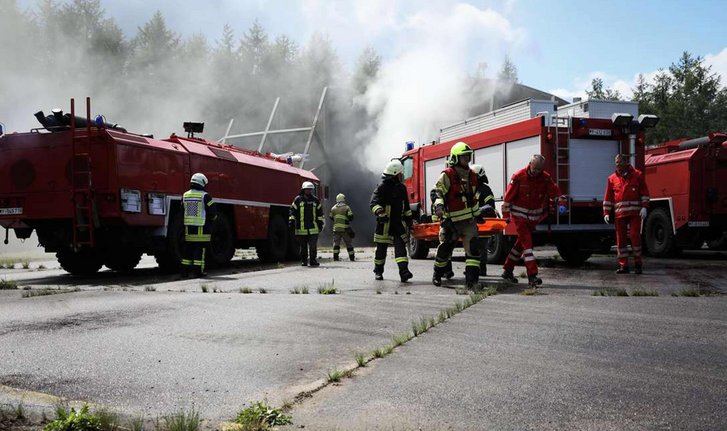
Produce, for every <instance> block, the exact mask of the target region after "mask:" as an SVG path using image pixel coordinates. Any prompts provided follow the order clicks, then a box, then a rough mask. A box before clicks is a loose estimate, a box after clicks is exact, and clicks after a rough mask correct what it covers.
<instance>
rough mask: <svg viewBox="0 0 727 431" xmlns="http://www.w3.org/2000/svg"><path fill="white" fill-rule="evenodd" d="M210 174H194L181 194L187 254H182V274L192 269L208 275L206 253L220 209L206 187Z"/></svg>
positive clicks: (188, 272) (185, 251)
mask: <svg viewBox="0 0 727 431" xmlns="http://www.w3.org/2000/svg"><path fill="white" fill-rule="evenodd" d="M207 182H208V181H207V177H206V176H205V175H204V174H201V173H199V172H198V173H196V174H194V175H192V179H191V180H190V185H189V190H188V191H187V192H185V193H184V195H183V196H182V207H183V211H184V254H183V255H182V277H185V278H186V277H188V276H189V275H190V272H191V273H192V274H193V275H194V276H195V277H205V276H206V275H207V273H206V272H205V271H204V261H205V252H206V249H207V246H208V245H209V243H210V240H211V234H210V231H211V227H212V223H213V222H214V220H215V219H216V218H217V208H216V207H215V202H214V201H213V200H212V196H210V194H209V193H207V191H206V190H205V187H207Z"/></svg>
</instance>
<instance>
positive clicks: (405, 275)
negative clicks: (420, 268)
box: [399, 269, 414, 283]
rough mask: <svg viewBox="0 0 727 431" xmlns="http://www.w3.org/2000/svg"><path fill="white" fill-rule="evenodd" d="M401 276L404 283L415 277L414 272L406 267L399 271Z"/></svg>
mask: <svg viewBox="0 0 727 431" xmlns="http://www.w3.org/2000/svg"><path fill="white" fill-rule="evenodd" d="M399 277H401V282H402V283H406V282H407V281H409V279H411V278H412V277H414V274H412V273H411V271H409V270H408V269H405V270H404V271H402V272H400V273H399Z"/></svg>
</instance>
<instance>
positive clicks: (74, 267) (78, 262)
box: [56, 249, 103, 275]
mask: <svg viewBox="0 0 727 431" xmlns="http://www.w3.org/2000/svg"><path fill="white" fill-rule="evenodd" d="M56 258H57V259H58V263H59V264H60V265H61V268H63V269H64V270H66V271H67V272H69V273H71V274H72V275H90V274H95V273H96V272H98V270H99V269H101V266H103V262H101V258H100V256H99V253H98V252H97V251H96V250H88V249H83V250H81V251H79V252H78V253H76V252H74V251H73V250H71V249H68V250H63V251H59V252H58V253H56Z"/></svg>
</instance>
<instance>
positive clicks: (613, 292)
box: [593, 287, 629, 296]
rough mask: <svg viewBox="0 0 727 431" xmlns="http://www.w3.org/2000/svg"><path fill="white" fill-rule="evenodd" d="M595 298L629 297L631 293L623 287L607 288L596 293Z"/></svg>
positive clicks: (594, 293)
mask: <svg viewBox="0 0 727 431" xmlns="http://www.w3.org/2000/svg"><path fill="white" fill-rule="evenodd" d="M593 296H629V293H628V292H627V291H626V289H624V288H622V287H618V288H615V287H607V288H603V289H598V290H596V291H594V292H593Z"/></svg>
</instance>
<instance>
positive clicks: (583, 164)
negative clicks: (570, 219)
mask: <svg viewBox="0 0 727 431" xmlns="http://www.w3.org/2000/svg"><path fill="white" fill-rule="evenodd" d="M568 145H569V149H570V151H569V155H568V157H569V168H570V191H569V194H570V197H571V198H573V200H574V201H589V202H592V201H593V200H594V199H596V200H597V201H599V202H600V201H601V200H602V199H603V191H604V190H605V188H606V180H607V179H608V176H609V175H611V174H612V173H613V171H614V165H613V159H614V157H615V156H616V154H618V152H619V141H615V140H600V139H571V140H570V142H569V144H568Z"/></svg>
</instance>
